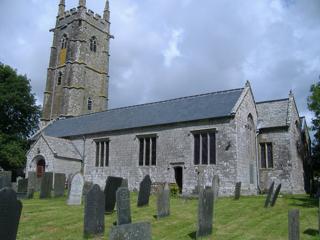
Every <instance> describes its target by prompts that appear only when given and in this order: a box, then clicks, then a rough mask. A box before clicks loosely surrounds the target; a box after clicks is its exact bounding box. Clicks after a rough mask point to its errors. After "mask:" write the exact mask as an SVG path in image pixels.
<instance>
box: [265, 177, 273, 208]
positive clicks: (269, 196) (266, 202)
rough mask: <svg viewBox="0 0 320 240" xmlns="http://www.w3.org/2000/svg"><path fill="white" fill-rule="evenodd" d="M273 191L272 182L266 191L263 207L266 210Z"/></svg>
mask: <svg viewBox="0 0 320 240" xmlns="http://www.w3.org/2000/svg"><path fill="white" fill-rule="evenodd" d="M273 189H274V182H272V183H271V185H270V187H269V190H268V195H267V197H266V201H265V203H264V207H265V208H267V207H269V205H270V200H271V196H272V194H273Z"/></svg>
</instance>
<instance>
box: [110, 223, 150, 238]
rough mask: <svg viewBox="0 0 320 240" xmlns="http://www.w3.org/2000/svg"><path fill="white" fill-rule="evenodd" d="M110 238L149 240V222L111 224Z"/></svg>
mask: <svg viewBox="0 0 320 240" xmlns="http://www.w3.org/2000/svg"><path fill="white" fill-rule="evenodd" d="M109 239H110V240H151V225H150V223H133V224H123V225H119V226H113V227H112V228H111V231H110V235H109Z"/></svg>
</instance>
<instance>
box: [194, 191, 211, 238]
mask: <svg viewBox="0 0 320 240" xmlns="http://www.w3.org/2000/svg"><path fill="white" fill-rule="evenodd" d="M213 205H214V195H213V190H212V188H205V189H203V188H200V193H199V202H198V230H197V234H196V236H197V238H199V237H203V236H207V235H210V234H211V233H212V224H213Z"/></svg>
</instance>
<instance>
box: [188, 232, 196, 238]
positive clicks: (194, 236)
mask: <svg viewBox="0 0 320 240" xmlns="http://www.w3.org/2000/svg"><path fill="white" fill-rule="evenodd" d="M188 236H189V237H190V238H191V239H197V232H192V233H189V234H188Z"/></svg>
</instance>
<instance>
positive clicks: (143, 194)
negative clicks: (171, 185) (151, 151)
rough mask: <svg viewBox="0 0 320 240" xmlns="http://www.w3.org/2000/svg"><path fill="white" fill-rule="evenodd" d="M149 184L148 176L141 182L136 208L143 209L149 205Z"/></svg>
mask: <svg viewBox="0 0 320 240" xmlns="http://www.w3.org/2000/svg"><path fill="white" fill-rule="evenodd" d="M151 183H152V182H151V179H150V176H149V175H146V176H145V177H144V179H143V180H142V181H141V183H140V189H139V195H138V204H137V205H138V207H143V206H146V205H148V204H149V197H150V192H151Z"/></svg>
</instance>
